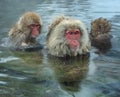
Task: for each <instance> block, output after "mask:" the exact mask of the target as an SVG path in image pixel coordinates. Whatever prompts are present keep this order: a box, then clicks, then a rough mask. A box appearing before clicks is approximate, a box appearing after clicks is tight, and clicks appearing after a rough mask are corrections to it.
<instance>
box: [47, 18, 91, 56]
mask: <svg viewBox="0 0 120 97" xmlns="http://www.w3.org/2000/svg"><path fill="white" fill-rule="evenodd" d="M68 28H71V29H76V28H77V29H80V30H81V31H82V38H81V39H80V40H79V42H80V47H78V48H77V49H76V50H75V51H74V50H72V49H71V48H70V47H69V44H68V41H67V40H66V39H65V30H66V29H68ZM90 47H91V46H90V40H89V35H88V32H87V29H86V27H85V25H84V24H83V22H81V21H80V20H75V19H71V18H69V17H65V16H60V17H58V18H57V19H56V20H54V21H53V22H52V23H51V25H50V26H49V30H48V35H47V48H48V50H49V51H48V52H49V53H50V54H51V55H54V56H59V57H64V56H66V55H69V56H77V55H79V54H85V53H87V52H89V50H90Z"/></svg>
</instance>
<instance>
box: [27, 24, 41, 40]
mask: <svg viewBox="0 0 120 97" xmlns="http://www.w3.org/2000/svg"><path fill="white" fill-rule="evenodd" d="M29 27H30V29H31V31H32V37H35V38H36V37H37V36H38V35H39V30H40V25H39V24H31V25H30V26H29Z"/></svg>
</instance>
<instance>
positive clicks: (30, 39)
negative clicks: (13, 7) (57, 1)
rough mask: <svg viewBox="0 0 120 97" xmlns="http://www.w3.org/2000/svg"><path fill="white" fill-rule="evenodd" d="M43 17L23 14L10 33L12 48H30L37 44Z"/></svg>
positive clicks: (35, 14) (31, 13)
mask: <svg viewBox="0 0 120 97" xmlns="http://www.w3.org/2000/svg"><path fill="white" fill-rule="evenodd" d="M41 27H42V22H41V17H40V16H39V15H38V14H37V13H35V12H27V13H25V14H23V15H22V16H21V17H20V18H19V20H18V22H17V23H16V24H15V25H14V26H13V27H12V28H11V29H10V31H9V38H10V41H9V44H10V47H11V46H12V47H15V48H19V47H23V46H30V45H34V44H35V43H36V38H37V37H38V35H39V34H40V32H41Z"/></svg>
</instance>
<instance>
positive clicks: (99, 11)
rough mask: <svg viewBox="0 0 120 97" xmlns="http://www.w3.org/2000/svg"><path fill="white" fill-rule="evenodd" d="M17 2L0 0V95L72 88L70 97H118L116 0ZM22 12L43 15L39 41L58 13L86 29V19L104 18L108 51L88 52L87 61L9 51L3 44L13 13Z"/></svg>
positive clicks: (119, 13)
mask: <svg viewBox="0 0 120 97" xmlns="http://www.w3.org/2000/svg"><path fill="white" fill-rule="evenodd" d="M21 1H23V0H1V1H0V29H1V30H0V97H73V96H71V95H70V94H68V92H66V91H71V92H77V93H74V94H75V97H119V96H120V65H119V64H120V42H119V41H120V33H119V31H120V21H119V19H120V9H119V6H120V5H119V4H120V0H113V1H110V0H104V2H103V1H101V0H31V1H30V0H24V2H21ZM27 11H34V12H38V13H39V14H40V15H41V17H42V20H43V31H42V33H41V35H40V37H38V39H37V40H38V41H40V43H42V44H45V39H46V34H47V29H48V25H49V23H51V20H53V19H54V17H56V16H58V15H61V14H65V15H66V16H71V17H73V18H76V19H80V20H83V22H85V23H86V25H87V27H88V30H89V31H90V23H91V21H93V20H94V19H96V18H99V17H104V18H107V19H108V20H110V22H111V24H112V30H111V33H112V36H113V38H112V40H111V43H112V49H111V50H110V51H109V52H108V53H107V54H105V55H102V56H101V55H97V56H95V58H93V59H91V57H93V54H94V53H93V52H91V56H90V63H89V59H87V58H86V61H85V60H83V61H82V60H81V58H80V60H79V59H72V60H68V59H66V60H67V61H68V62H67V61H65V59H64V60H63V61H64V62H63V61H62V62H61V61H60V60H59V59H56V58H55V59H51V58H50V59H47V57H46V56H47V54H46V53H44V54H43V55H42V54H41V51H40V52H30V53H28V52H26V53H22V52H11V51H9V50H8V49H7V48H6V47H5V46H4V45H2V43H3V41H6V37H7V34H8V33H7V32H8V30H9V29H10V28H11V27H12V25H13V24H14V23H15V22H16V21H17V20H18V17H20V16H21V15H22V14H23V13H25V12H27ZM96 57H97V58H96ZM82 63H84V64H82ZM93 63H94V64H93ZM73 64H75V65H73ZM88 64H89V66H88ZM80 67H81V68H80ZM88 67H89V68H88ZM81 69H82V70H81ZM87 71H88V72H87ZM87 73H88V75H87ZM67 75H68V76H67ZM73 75H74V76H73ZM86 75H87V76H86ZM56 79H57V80H56ZM68 79H69V80H68ZM60 86H61V88H60ZM79 89H80V90H79Z"/></svg>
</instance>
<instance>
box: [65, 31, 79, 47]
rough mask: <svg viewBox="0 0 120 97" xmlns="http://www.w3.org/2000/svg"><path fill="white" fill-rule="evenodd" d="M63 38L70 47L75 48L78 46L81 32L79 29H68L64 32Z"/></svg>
mask: <svg viewBox="0 0 120 97" xmlns="http://www.w3.org/2000/svg"><path fill="white" fill-rule="evenodd" d="M65 38H66V39H67V40H68V42H69V45H70V47H72V48H77V47H79V46H80V42H79V39H80V38H81V31H80V30H79V29H68V30H66V32H65Z"/></svg>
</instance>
